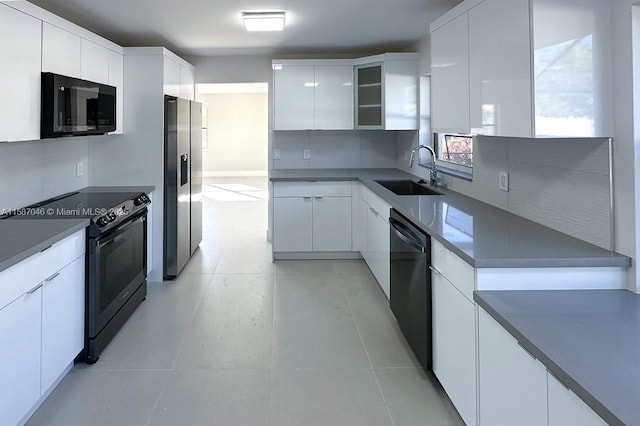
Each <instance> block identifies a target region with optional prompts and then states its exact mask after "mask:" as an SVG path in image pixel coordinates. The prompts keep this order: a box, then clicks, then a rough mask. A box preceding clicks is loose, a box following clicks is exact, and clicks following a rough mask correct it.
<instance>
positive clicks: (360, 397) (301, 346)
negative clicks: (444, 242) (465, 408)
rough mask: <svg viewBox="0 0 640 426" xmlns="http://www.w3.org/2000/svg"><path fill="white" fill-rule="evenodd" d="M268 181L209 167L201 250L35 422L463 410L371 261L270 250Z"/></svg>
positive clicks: (410, 417)
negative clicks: (414, 347) (280, 255)
mask: <svg viewBox="0 0 640 426" xmlns="http://www.w3.org/2000/svg"><path fill="white" fill-rule="evenodd" d="M266 190H267V182H266V179H265V178H243V179H239V178H226V179H207V180H206V185H205V203H204V218H205V219H204V221H205V222H204V239H203V242H202V245H201V248H200V250H199V251H198V252H197V253H196V254H195V256H194V257H193V258H192V259H191V261H190V262H189V264H188V265H187V267H186V268H185V270H184V271H183V273H182V274H181V275H180V277H179V278H178V279H176V280H174V281H170V282H164V283H156V284H150V285H149V292H148V296H147V300H146V301H145V302H144V303H143V304H142V305H141V306H140V307H139V308H138V310H137V311H136V312H135V313H134V315H133V317H132V318H131V319H130V320H129V322H127V324H125V326H124V328H123V329H122V330H121V331H120V333H119V334H118V335H117V336H116V337H115V338H114V340H113V341H112V342H111V344H110V345H109V346H108V347H107V349H106V350H105V351H104V352H103V354H102V356H101V357H100V360H99V361H98V362H97V363H96V364H95V365H93V366H86V365H77V366H75V367H74V368H73V370H72V371H71V373H70V374H69V375H68V376H67V377H65V379H64V380H63V381H62V383H61V384H60V385H59V386H58V388H57V389H56V390H55V391H54V392H53V394H52V395H51V396H50V397H49V398H48V399H47V401H45V403H44V404H43V405H42V406H41V407H40V409H39V410H38V411H37V412H36V413H35V414H34V416H33V417H32V418H31V420H30V421H29V423H28V424H29V425H60V426H72V425H91V426H98V425H109V426H112V425H123V426H135V425H180V426H182V425H216V426H217V425H220V426H227V425H238V426H258V425H273V426H288V425H299V426H302V425H305V426H315V425H327V426H341V425H345V426H356V425H363V426H374V425H390V426H416V425H434V426H439V425H459V424H463V423H462V421H461V420H460V418H459V416H458V415H457V413H456V412H455V409H454V408H453V406H452V405H451V403H450V402H449V400H448V399H447V397H446V395H445V394H444V392H443V390H442V388H441V387H440V385H439V384H438V383H437V381H436V380H435V379H434V378H433V376H432V375H431V374H428V373H425V372H424V371H423V370H422V369H420V368H419V366H418V364H417V362H416V360H415V358H414V357H413V355H412V353H411V351H410V349H409V348H408V346H407V344H406V343H405V341H404V339H403V337H402V335H401V333H400V331H399V330H398V327H397V324H396V322H395V320H394V318H393V315H392V314H391V312H390V310H389V306H388V302H387V300H386V299H385V297H384V295H383V294H382V291H381V290H380V289H379V287H378V285H377V283H376V281H375V280H374V278H373V276H372V275H371V273H370V272H369V270H368V269H367V267H366V265H365V264H364V263H363V262H362V261H286V262H280V261H279V262H276V263H272V262H271V246H270V244H269V243H267V242H266V241H265V229H266V228H267V204H266V201H265V198H266Z"/></svg>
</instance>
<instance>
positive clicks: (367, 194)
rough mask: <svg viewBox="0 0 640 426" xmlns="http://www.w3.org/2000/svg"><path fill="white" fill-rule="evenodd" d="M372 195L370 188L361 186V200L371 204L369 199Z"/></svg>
mask: <svg viewBox="0 0 640 426" xmlns="http://www.w3.org/2000/svg"><path fill="white" fill-rule="evenodd" d="M371 195H372V193H371V191H370V190H369V188H367V187H366V186H364V185H362V184H361V185H360V198H361V199H362V201H364V202H365V203H367V204H369V197H370V196H371Z"/></svg>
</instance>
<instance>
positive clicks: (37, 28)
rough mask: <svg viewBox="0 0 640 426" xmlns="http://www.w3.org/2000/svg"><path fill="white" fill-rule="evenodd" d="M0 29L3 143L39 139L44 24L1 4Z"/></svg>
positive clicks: (0, 116) (0, 136)
mask: <svg viewBox="0 0 640 426" xmlns="http://www.w3.org/2000/svg"><path fill="white" fill-rule="evenodd" d="M0 28H2V37H0V55H1V56H2V57H3V58H5V59H7V60H4V61H3V64H2V66H1V67H0V99H3V100H4V102H1V103H0V142H3V141H21V140H34V139H40V84H41V83H40V71H41V68H42V65H41V28H42V22H41V21H40V20H38V19H35V18H33V17H31V16H29V15H27V14H24V13H22V12H19V11H17V10H14V9H12V8H11V7H9V6H6V5H4V4H0ZM8 99H10V100H11V102H9V101H8Z"/></svg>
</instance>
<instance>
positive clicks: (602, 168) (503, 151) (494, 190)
mask: <svg viewBox="0 0 640 426" xmlns="http://www.w3.org/2000/svg"><path fill="white" fill-rule="evenodd" d="M416 145H417V137H416V136H415V135H414V136H413V137H410V135H407V136H406V137H403V138H399V140H398V151H397V154H396V158H397V162H396V164H397V167H398V168H400V169H403V170H405V171H408V172H410V173H413V174H415V175H417V176H420V177H422V178H425V179H428V178H429V176H428V170H427V169H426V168H423V167H419V166H415V165H414V167H413V168H412V169H409V168H408V165H407V162H406V160H405V159H404V154H405V152H406V151H407V150H411V149H413V148H414V147H415V146H416ZM473 149H474V154H473V155H474V167H473V179H472V180H471V181H469V180H464V179H459V178H456V177H453V176H448V175H444V174H442V175H441V178H442V182H443V184H444V185H446V186H447V187H448V188H450V189H452V190H453V191H456V192H459V193H461V194H464V195H467V196H469V197H472V198H475V199H477V200H480V201H482V202H485V203H487V204H491V205H493V206H495V207H498V208H501V209H503V210H507V211H509V212H511V213H514V214H517V215H518V216H522V217H524V218H527V219H529V220H532V221H534V222H537V223H540V224H542V225H545V226H548V227H550V228H553V229H555V230H558V231H560V232H563V233H565V234H568V235H571V236H574V237H576V238H580V239H582V240H584V241H587V242H590V243H592V244H596V245H598V246H600V247H604V248H607V249H609V248H611V247H612V245H613V242H612V235H613V232H614V230H613V228H612V218H611V193H610V181H609V166H610V161H609V160H610V153H609V139H608V138H579V139H527V138H504V137H487V136H477V137H476V138H474V148H473ZM500 171H506V172H508V173H509V191H508V192H505V191H502V190H500V189H499V187H498V176H499V172H500Z"/></svg>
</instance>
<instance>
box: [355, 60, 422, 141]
mask: <svg viewBox="0 0 640 426" xmlns="http://www.w3.org/2000/svg"><path fill="white" fill-rule="evenodd" d="M354 62H355V64H354V65H355V79H356V90H355V97H356V108H355V110H356V128H357V129H361V130H367V129H381V130H417V129H418V128H419V123H418V56H417V54H416V53H385V54H382V55H376V56H369V57H366V58H359V59H356V60H354Z"/></svg>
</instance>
